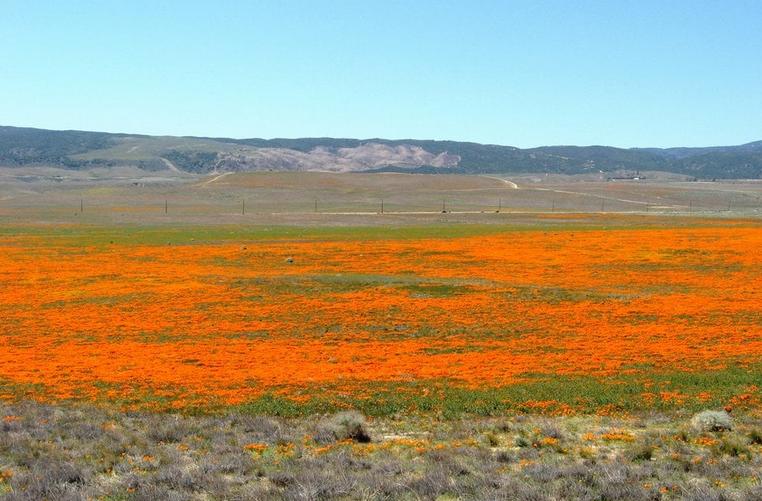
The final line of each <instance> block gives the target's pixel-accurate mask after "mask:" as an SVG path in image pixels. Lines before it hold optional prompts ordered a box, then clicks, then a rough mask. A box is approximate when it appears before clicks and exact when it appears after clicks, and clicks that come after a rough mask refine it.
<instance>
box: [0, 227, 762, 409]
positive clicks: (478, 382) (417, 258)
mask: <svg viewBox="0 0 762 501" xmlns="http://www.w3.org/2000/svg"><path fill="white" fill-rule="evenodd" d="M759 249H762V227H760V226H759V225H758V224H757V223H754V222H748V221H724V222H723V224H722V225H720V224H709V223H707V224H704V223H702V222H701V221H693V222H692V223H691V224H681V225H680V226H676V225H675V226H670V225H669V224H663V223H660V224H655V225H650V226H649V225H648V224H645V225H644V224H638V225H628V224H627V221H625V220H620V221H618V222H617V224H616V225H614V226H611V225H608V226H605V225H602V224H599V223H594V224H586V225H578V224H577V225H575V224H569V225H558V224H554V225H539V224H538V225H534V226H529V227H512V226H483V227H481V226H480V227H473V228H470V229H467V230H464V229H462V228H460V229H459V228H454V229H448V228H442V227H433V228H432V227H430V228H425V227H423V228H413V229H411V228H406V229H400V230H399V231H395V230H394V229H393V228H392V229H389V228H387V229H373V228H359V229H352V228H342V229H335V230H332V229H315V228H312V229H288V230H285V229H278V228H241V227H231V228H227V227H218V228H211V229H210V228H194V227H187V228H170V229H166V228H161V227H149V228H140V227H129V228H126V229H125V228H117V227H109V228H103V227H92V228H89V227H53V228H48V227H43V226H38V227H24V228H17V227H6V228H3V230H2V232H1V233H0V291H2V292H1V293H0V318H2V322H1V323H0V340H1V342H2V350H0V396H1V397H2V398H3V399H6V400H21V399H28V398H32V399H36V400H44V401H84V402H94V403H97V404H104V405H107V404H108V405H118V406H120V407H122V408H135V409H156V410H164V409H185V410H189V411H192V410H208V409H219V408H237V407H240V408H247V407H248V408H250V409H251V410H256V411H263V412H272V413H274V414H282V415H293V414H299V413H304V412H315V411H321V410H324V409H326V410H327V409H335V408H349V407H354V408H360V409H362V410H364V411H365V412H367V413H369V414H371V415H373V414H377V415H380V414H393V413H394V412H397V411H402V410H405V411H409V410H412V411H420V412H432V413H445V414H447V415H451V414H457V413H460V412H466V413H476V414H492V413H496V412H503V411H506V410H515V411H519V412H543V413H550V414H554V413H555V414H564V413H573V412H583V411H584V412H599V413H605V412H617V411H622V412H626V411H631V410H638V409H643V408H670V407H677V406H679V407H695V406H705V405H709V404H717V405H720V404H722V405H734V406H750V407H755V406H758V402H759V389H758V388H757V386H756V385H755V382H756V381H760V375H762V370H760V364H759V361H760V360H761V359H760V356H762V281H761V279H762V252H760V250H759Z"/></svg>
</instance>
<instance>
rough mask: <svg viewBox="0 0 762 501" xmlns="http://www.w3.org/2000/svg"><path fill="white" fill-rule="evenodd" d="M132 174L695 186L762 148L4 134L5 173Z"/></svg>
mask: <svg viewBox="0 0 762 501" xmlns="http://www.w3.org/2000/svg"><path fill="white" fill-rule="evenodd" d="M29 166H41V167H57V168H64V169H75V170H86V169H91V168H96V167H101V168H109V167H121V166H134V167H138V168H141V169H144V170H147V171H162V170H168V169H173V170H179V171H184V172H189V173H197V174H203V173H209V172H226V171H257V170H292V171H294V170H295V171H310V170H319V171H334V172H360V171H363V172H379V171H397V172H420V173H441V172H449V173H461V174H488V173H492V174H499V173H519V172H521V173H532V172H534V173H563V174H583V173H598V172H604V173H607V172H612V173H613V172H621V171H631V172H637V171H663V172H672V173H677V174H684V175H688V176H692V177H695V178H697V179H711V178H726V179H727V178H735V179H741V178H742V179H759V178H762V141H757V142H753V143H748V144H743V145H739V146H713V147H705V148H689V147H678V148H629V149H623V148H614V147H610V146H543V147H539V148H528V149H520V148H516V147H513V146H500V145H492V144H479V143H472V142H460V141H433V140H417V139H399V140H388V139H379V138H374V139H341V138H339V139H336V138H300V139H256V138H255V139H231V138H209V137H174V136H147V135H140V134H112V133H105V132H86V131H53V130H46V129H35V128H24V127H7V126H0V167H11V168H13V167H29Z"/></svg>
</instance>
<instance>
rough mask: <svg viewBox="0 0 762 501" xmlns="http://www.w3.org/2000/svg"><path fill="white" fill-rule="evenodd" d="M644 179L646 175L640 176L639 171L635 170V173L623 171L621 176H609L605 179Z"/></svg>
mask: <svg viewBox="0 0 762 501" xmlns="http://www.w3.org/2000/svg"><path fill="white" fill-rule="evenodd" d="M644 179H646V176H641V175H640V171H639V170H637V171H635V174H632V173H630V172H629V171H625V173H624V174H622V175H621V176H609V177H607V178H606V181H642V180H644Z"/></svg>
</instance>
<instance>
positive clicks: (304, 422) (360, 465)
mask: <svg viewBox="0 0 762 501" xmlns="http://www.w3.org/2000/svg"><path fill="white" fill-rule="evenodd" d="M0 415H1V416H3V420H2V423H1V424H0V430H1V431H2V433H0V493H1V494H2V496H3V498H4V499H9V500H11V499H111V500H115V499H125V500H126V499H200V498H205V497H206V498H212V499H411V500H412V499H456V498H457V499H525V500H534V499H551V498H552V499H591V500H592V499H644V500H645V499H660V498H661V499H696V500H699V499H701V500H705V499H731V500H732V499H738V500H742V499H756V498H758V497H759V496H760V495H762V485H760V480H762V479H761V478H760V471H762V446H760V444H759V439H758V437H759V430H760V427H761V426H762V420H760V418H759V417H758V416H756V417H755V416H752V415H745V416H741V417H737V418H736V426H735V427H734V430H733V431H728V432H708V433H697V432H694V431H692V428H691V427H690V424H689V421H690V416H677V415H672V416H670V415H663V414H651V415H643V416H640V417H629V418H628V417H622V418H611V417H595V416H576V417H558V418H539V417H531V416H522V415H515V416H508V417H503V418H499V419H470V420H462V421H454V422H436V421H430V420H423V419H412V418H411V419H401V420H400V419H390V420H374V421H371V422H369V423H368V424H367V425H363V426H367V430H368V432H369V433H370V435H371V436H372V437H373V441H372V442H363V440H359V441H358V440H352V438H353V437H349V436H346V437H345V436H342V435H341V434H332V435H331V438H330V439H326V437H325V436H323V438H322V440H321V441H318V437H319V436H320V435H321V433H322V434H323V435H325V433H324V431H325V427H326V423H328V426H329V428H330V429H331V430H334V429H335V427H336V426H345V425H346V424H347V422H350V421H351V422H353V423H355V422H357V420H359V419H360V417H359V416H356V415H352V416H349V417H347V415H343V416H333V417H326V418H325V419H324V420H321V419H320V418H318V417H315V418H308V419H296V420H276V419H271V418H267V417H261V416H250V415H242V414H228V415H220V416H208V417H192V416H179V415H171V414H143V413H113V412H107V411H104V410H98V409H94V408H88V407H51V406H46V405H40V404H34V403H26V404H17V405H10V406H9V405H5V406H1V407H0ZM350 418H351V419H350ZM686 430H687V431H686ZM354 438H355V439H356V438H357V437H354Z"/></svg>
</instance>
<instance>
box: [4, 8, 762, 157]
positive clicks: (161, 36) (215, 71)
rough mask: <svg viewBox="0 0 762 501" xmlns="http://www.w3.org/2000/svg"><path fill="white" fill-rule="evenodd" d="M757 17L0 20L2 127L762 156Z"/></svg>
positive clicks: (221, 11)
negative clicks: (725, 149) (758, 149)
mask: <svg viewBox="0 0 762 501" xmlns="http://www.w3.org/2000/svg"><path fill="white" fill-rule="evenodd" d="M760 26H762V2H761V1H758V0H753V1H746V2H743V1H732V0H729V1H719V0H718V1H702V0H692V1H677V0H674V1H667V0H658V1H650V0H641V1H614V0H610V1H599V2H595V1H590V2H586V1H571V0H568V1H558V2H540V1H537V2H534V1H526V2H523V1H516V2H511V1H487V0H484V1H465V0H464V1H458V2H456V1H447V0H440V1H433V0H432V1H427V0H417V1H413V0H409V1H395V0H386V1H378V2H376V1H369V0H368V1H362V0H357V1H331V2H325V1H318V0H314V1H285V0H281V1H275V0H273V1H259V2H258V1H248V2H244V1H241V2H234V1H216V2H212V1H208V2H201V1H191V0H186V1H182V2H181V1H175V2H173V1H164V2H159V1H145V2H143V1H136V0H131V1H129V2H125V1H119V2H116V1H113V2H110V1H106V0H104V1H92V2H86V1H77V0H67V1H65V2H64V1H61V2H58V1H35V0H24V1H16V0H0V124H1V125H18V126H33V127H43V128H53V129H83V130H103V131H112V132H118V131H123V132H139V133H147V134H172V135H205V136H231V137H266V138H269V137H303V136H335V137H361V138H368V137H386V138H419V139H454V140H469V141H478V142H487V143H497V144H508V145H515V146H519V147H528V146H539V145H545V144H580V145H587V144H608V145H615V146H705V145H713V144H739V143H744V142H748V141H753V140H759V139H762V29H760Z"/></svg>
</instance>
